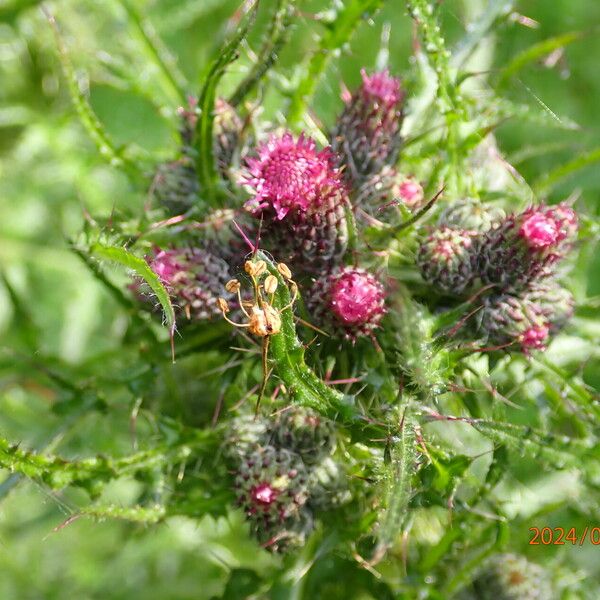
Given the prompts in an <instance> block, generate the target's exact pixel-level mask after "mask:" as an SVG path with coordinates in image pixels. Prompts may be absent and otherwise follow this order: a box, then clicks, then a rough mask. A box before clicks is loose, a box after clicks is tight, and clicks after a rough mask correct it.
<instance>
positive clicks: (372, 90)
mask: <svg viewBox="0 0 600 600" xmlns="http://www.w3.org/2000/svg"><path fill="white" fill-rule="evenodd" d="M360 75H361V77H362V81H363V83H362V87H361V88H360V93H361V94H362V95H363V97H364V100H365V101H366V102H372V103H373V104H374V105H377V106H382V107H385V108H389V109H392V110H393V109H394V107H395V106H396V105H397V104H398V103H399V102H402V101H403V100H404V92H403V91H402V89H401V87H400V80H399V79H397V78H396V77H392V76H391V75H390V73H389V71H388V70H387V69H386V70H385V71H380V72H379V73H373V75H367V72H366V70H365V69H361V70H360Z"/></svg>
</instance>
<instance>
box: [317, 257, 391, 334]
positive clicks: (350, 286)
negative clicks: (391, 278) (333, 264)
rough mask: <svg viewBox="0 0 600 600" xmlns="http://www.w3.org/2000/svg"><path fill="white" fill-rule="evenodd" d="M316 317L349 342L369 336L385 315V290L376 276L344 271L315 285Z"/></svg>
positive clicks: (356, 269) (331, 275) (333, 274)
mask: <svg viewBox="0 0 600 600" xmlns="http://www.w3.org/2000/svg"><path fill="white" fill-rule="evenodd" d="M309 305H310V307H311V310H312V313H313V315H314V316H315V317H316V318H317V319H318V320H319V321H321V322H323V323H324V324H326V325H328V326H329V327H330V328H331V329H332V330H334V331H336V330H337V331H338V332H341V333H342V336H343V337H346V338H347V339H356V338H357V337H359V336H362V335H368V334H370V333H371V332H372V331H373V330H374V329H376V328H377V327H378V326H379V323H380V321H381V319H382V318H383V315H384V313H385V290H384V287H383V285H382V284H381V282H379V281H378V280H377V279H376V278H375V277H374V276H373V275H371V274H370V273H368V272H367V271H365V270H364V269H359V268H356V267H343V268H340V269H337V270H336V271H334V272H333V273H331V274H330V275H328V276H327V277H325V278H322V279H320V280H317V281H316V282H315V285H314V286H313V289H312V291H311V294H310V297H309Z"/></svg>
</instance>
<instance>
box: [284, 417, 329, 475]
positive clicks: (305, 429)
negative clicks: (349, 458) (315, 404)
mask: <svg viewBox="0 0 600 600" xmlns="http://www.w3.org/2000/svg"><path fill="white" fill-rule="evenodd" d="M333 443H334V436H333V426H332V423H331V422H330V421H328V420H327V419H325V418H324V417H322V416H320V415H318V414H317V413H315V412H313V411H311V410H309V409H305V408H299V407H292V408H289V409H288V410H284V411H282V412H281V413H280V414H279V415H278V417H277V421H276V422H275V424H274V435H273V444H275V445H276V446H278V447H281V448H287V449H288V450H291V451H293V452H296V453H297V454H299V455H300V456H301V457H302V460H303V461H304V462H305V463H306V464H313V463H314V462H316V461H317V460H319V459H321V458H322V457H323V456H324V455H325V454H328V453H330V452H331V450H332V448H333Z"/></svg>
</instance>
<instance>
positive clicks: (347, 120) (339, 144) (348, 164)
mask: <svg viewBox="0 0 600 600" xmlns="http://www.w3.org/2000/svg"><path fill="white" fill-rule="evenodd" d="M361 76H362V85H361V86H360V87H359V88H358V89H357V90H356V91H355V92H354V94H352V95H351V96H350V97H348V98H345V101H346V106H345V108H344V111H343V112H342V114H341V115H340V117H339V119H338V121H337V124H336V126H335V128H334V130H333V132H332V136H331V138H332V146H333V149H334V151H335V152H337V153H338V154H339V155H340V157H341V159H342V164H343V165H344V166H345V175H346V177H347V178H348V181H349V182H351V183H353V184H354V185H356V184H357V183H362V182H364V180H365V179H366V178H368V177H369V176H370V175H373V174H375V173H378V172H380V171H381V169H382V168H383V167H384V166H385V165H393V164H394V163H395V162H396V161H397V160H398V155H399V154H400V146H401V142H402V140H401V137H400V128H401V127H402V121H403V117H404V115H403V105H404V92H403V91H402V88H401V83H400V80H399V79H397V78H395V77H391V76H390V74H389V73H388V71H382V72H379V73H373V74H372V75H367V73H366V71H365V70H364V69H363V70H362V71H361Z"/></svg>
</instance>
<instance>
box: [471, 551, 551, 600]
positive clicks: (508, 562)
mask: <svg viewBox="0 0 600 600" xmlns="http://www.w3.org/2000/svg"><path fill="white" fill-rule="evenodd" d="M473 587H474V588H475V591H476V592H477V598H479V599H480V600H554V598H555V597H556V596H555V595H554V593H553V591H552V584H551V581H550V574H549V573H548V572H547V571H546V570H545V569H544V568H542V567H541V566H540V565H537V564H535V563H532V562H529V561H528V560H527V559H526V558H525V557H523V556H517V555H515V554H500V555H497V556H494V557H493V560H491V561H490V562H489V564H488V566H487V569H486V570H485V571H484V572H483V573H481V575H480V576H479V577H478V578H477V580H476V581H475V583H474V586H473Z"/></svg>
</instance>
